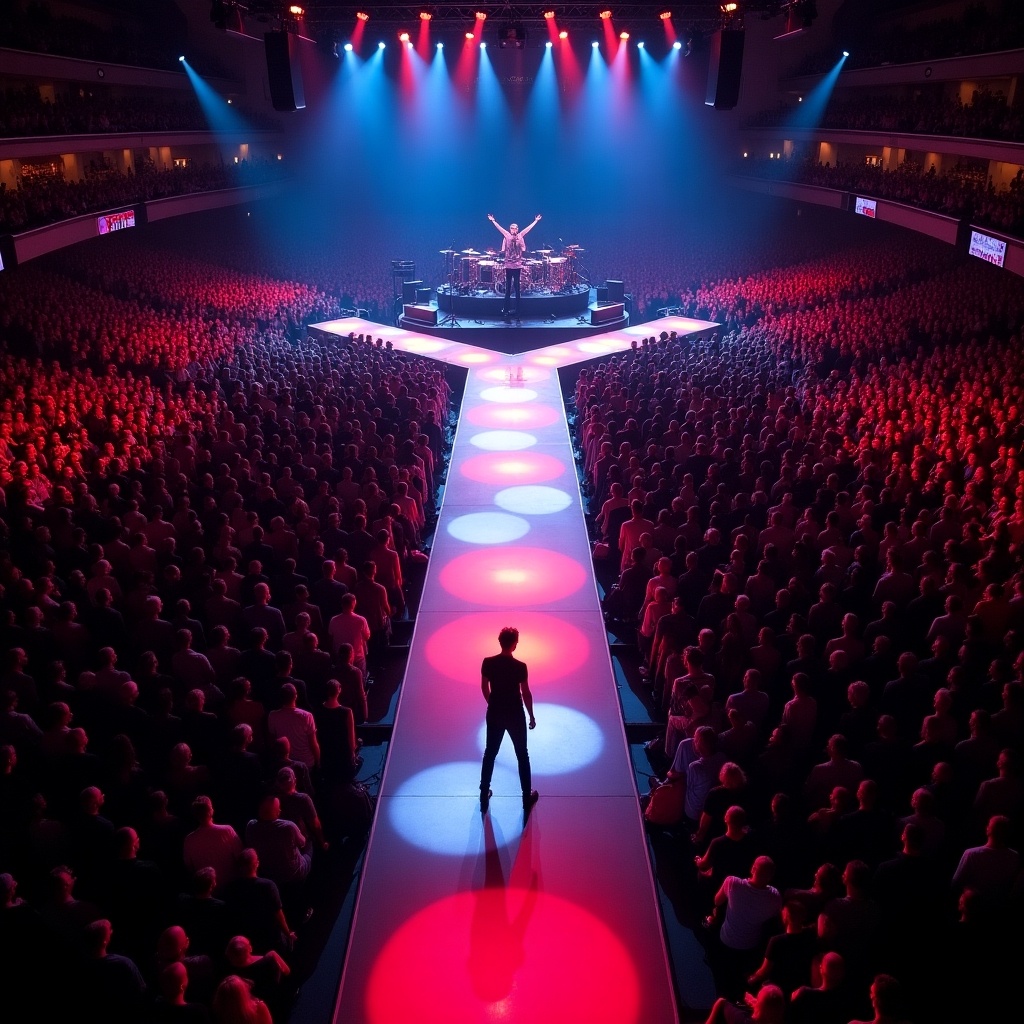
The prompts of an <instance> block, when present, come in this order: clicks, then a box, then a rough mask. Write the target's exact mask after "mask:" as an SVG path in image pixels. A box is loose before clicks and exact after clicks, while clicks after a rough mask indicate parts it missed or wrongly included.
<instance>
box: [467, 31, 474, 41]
mask: <svg viewBox="0 0 1024 1024" xmlns="http://www.w3.org/2000/svg"><path fill="white" fill-rule="evenodd" d="M466 38H467V39H470V40H471V39H472V38H473V33H472V32H467V33H466Z"/></svg>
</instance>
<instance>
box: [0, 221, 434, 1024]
mask: <svg viewBox="0 0 1024 1024" xmlns="http://www.w3.org/2000/svg"><path fill="white" fill-rule="evenodd" d="M113 241H114V242H115V246H113V247H111V248H110V250H109V252H110V253H115V252H117V251H118V249H117V244H116V243H120V242H122V241H123V242H124V243H125V246H124V248H125V251H129V252H131V254H132V259H133V260H134V261H135V263H136V266H137V268H138V271H139V285H138V288H137V290H136V293H135V294H133V296H132V297H131V298H130V299H117V298H113V297H109V296H105V295H103V294H102V293H101V292H99V291H95V290H93V289H92V288H90V287H89V286H87V285H83V284H80V283H77V282H74V281H71V280H69V279H68V278H67V277H65V276H64V275H63V274H62V273H58V272H56V271H54V270H52V269H50V270H46V271H36V270H34V269H31V268H23V269H22V270H20V271H19V272H18V274H17V287H16V288H15V287H12V286H8V285H7V282H4V285H5V286H7V287H6V288H5V291H6V294H5V296H4V298H5V301H4V303H3V308H4V316H3V320H2V323H0V334H2V335H3V338H2V340H3V341H4V342H5V343H6V344H7V346H8V348H10V347H19V346H23V345H25V344H26V342H28V347H29V348H30V349H32V348H35V349H37V350H45V351H46V353H47V356H48V360H47V361H45V362H44V361H43V360H41V359H39V358H28V357H25V358H18V357H16V356H15V355H13V354H12V353H11V352H9V351H8V352H7V353H6V354H5V355H4V357H3V360H2V364H0V393H2V395H3V396H4V397H3V400H2V404H0V533H2V544H0V632H2V634H3V644H2V651H3V654H2V655H0V658H2V664H0V673H2V679H0V699H2V702H3V708H2V714H0V816H2V821H3V827H2V828H0V934H2V948H3V950H4V968H5V983H4V986H5V987H4V1006H5V1011H6V1012H7V1013H8V1014H9V1015H10V1017H11V1019H12V1020H14V1019H18V1020H20V1019H29V1018H30V1017H31V1018H40V1019H41V1018H47V1019H49V1018H51V1017H52V1018H53V1019H57V1017H58V1016H59V1015H61V1014H65V1013H67V1014H73V1015H74V1016H75V1018H76V1019H80V1020H90V1021H91V1020H95V1021H101V1020H102V1021H104V1022H117V1021H124V1022H126V1024H129V1022H130V1024H138V1022H145V1021H150V1020H152V1021H178V1020H190V1021H192V1020H196V1021H203V1020H208V1019H213V1020H215V1021H218V1022H225V1024H229V1022H230V1024H234V1022H236V1021H240V1020H260V1021H269V1020H271V1019H272V1018H273V1019H277V1020H284V1019H286V1016H287V1013H288V1008H289V1005H290V1002H291V1000H292V998H293V996H294V987H295V985H294V981H293V980H291V967H292V963H293V958H294V953H295V949H296V943H297V942H302V941H303V939H302V936H303V930H304V929H303V925H304V922H305V920H306V918H307V917H308V916H309V913H310V907H311V899H310V885H311V884H313V883H314V882H315V879H316V877H317V873H318V872H322V871H323V865H324V863H325V855H326V853H327V851H328V850H329V849H330V848H331V847H339V846H341V845H342V844H344V843H345V842H346V841H347V839H348V838H349V837H352V836H358V835H360V834H362V833H363V832H364V831H365V828H366V827H367V825H368V823H369V814H370V813H371V809H370V806H369V802H368V799H367V797H366V794H365V790H364V789H360V788H359V787H354V786H353V785H352V780H353V778H354V776H355V774H356V772H357V770H358V768H359V766H360V764H361V763H362V762H361V756H360V753H359V743H358V740H357V737H356V727H357V726H358V725H360V724H361V723H363V722H364V721H365V720H366V716H367V701H366V687H367V685H368V684H369V683H370V682H372V673H373V672H374V671H375V669H376V666H377V665H378V664H379V663H380V662H381V659H382V658H383V657H384V656H385V652H386V648H387V644H388V636H389V633H390V627H391V621H392V619H393V618H397V617H399V616H401V615H402V614H403V610H404V607H405V597H404V573H405V570H406V569H407V567H408V566H409V565H410V563H412V562H415V561H418V560H422V558H423V556H422V554H421V548H422V543H423V537H424V531H425V530H426V529H427V528H428V527H429V524H430V522H431V518H432V515H433V495H434V492H435V489H436V485H437V483H438V473H439V472H440V470H441V467H442V459H443V458H444V447H445V433H446V430H447V428H448V425H449V415H450V409H451V393H450V388H449V385H448V382H447V381H446V379H445V376H444V373H443V372H442V370H440V369H439V368H438V365H439V364H435V363H430V362H429V361H425V360H421V359H418V358H414V357H410V356H407V355H404V354H399V353H396V352H394V351H392V350H391V349H390V348H389V347H387V346H385V345H383V344H382V343H381V342H379V341H378V342H374V341H373V340H372V339H371V338H369V337H365V338H364V337H354V338H352V339H350V340H349V341H348V342H347V343H344V342H340V343H336V344H330V345H328V344H321V343H316V342H312V341H308V340H305V339H302V338H301V337H297V336H296V332H295V331H293V330H291V329H290V326H291V325H293V324H294V323H295V322H297V320H296V318H298V319H302V318H303V317H305V316H306V314H307V313H308V312H309V311H310V310H311V309H313V308H314V307H315V306H316V304H317V303H318V302H319V301H321V298H322V297H321V296H320V295H319V293H317V292H316V291H315V289H312V288H304V287H301V286H298V285H295V284H293V283H287V282H274V281H272V280H271V279H270V278H269V277H268V276H266V275H264V276H262V277H260V278H259V279H255V278H254V279H251V280H250V279H248V278H246V277H245V276H244V275H240V274H235V273H229V272H221V273H218V272H216V270H215V268H213V267H210V266H207V265H206V264H203V263H202V262H200V261H192V262H188V261H186V262H184V263H180V262H176V261H169V262H170V263H171V266H170V269H168V270H167V272H166V273H163V274H161V273H160V272H159V269H158V267H157V263H158V260H157V257H156V256H155V254H153V253H147V252H146V251H145V250H143V249H141V248H135V245H134V241H133V240H131V239H114V240H113ZM67 262H68V265H69V266H70V267H74V265H75V263H76V261H75V259H74V258H73V257H70V256H69V257H68V258H67ZM104 274H105V275H106V276H105V277H104V282H105V283H107V284H109V285H110V286H111V287H114V288H116V287H118V285H119V284H124V283H126V282H127V279H128V278H127V274H128V266H127V264H125V263H123V262H120V261H119V260H118V259H116V258H111V262H110V266H109V267H108V268H106V270H105V271H104ZM189 291H194V292H195V293H196V295H198V298H197V299H196V300H195V301H193V300H190V299H189V298H188V293H189ZM6 300H11V301H6ZM150 303H155V304H159V305H160V307H161V311H160V312H158V311H157V310H156V309H154V308H153V306H152V305H150ZM204 323H205V324H206V327H207V329H206V330H205V333H204V332H203V325H204ZM218 323H220V325H221V327H222V328H223V330H219V329H217V328H216V326H215V325H216V324H218ZM174 326H178V327H179V328H180V330H181V332H182V333H181V334H180V335H173V334H171V333H170V332H171V330H172V327H174ZM192 332H196V334H197V335H199V334H201V335H202V336H201V337H199V336H192V337H191V338H190V337H189V336H190V334H191V333H192ZM33 341H34V342H36V344H33ZM181 343H188V344H191V345H193V348H192V349H191V350H190V352H189V358H188V359H187V360H177V359H172V358H171V356H170V354H171V352H172V351H173V349H174V347H175V346H177V345H178V344H181ZM58 359H59V362H58ZM108 360H109V361H110V362H107V361H108ZM128 367H131V369H129V368H128ZM172 367H173V368H176V369H177V370H178V372H177V373H174V374H170V375H169V374H168V373H167V372H166V370H168V369H170V368H172ZM368 673H369V676H368ZM327 863H329V861H328V862H327Z"/></svg>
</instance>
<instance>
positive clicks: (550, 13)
mask: <svg viewBox="0 0 1024 1024" xmlns="http://www.w3.org/2000/svg"><path fill="white" fill-rule="evenodd" d="M544 17H545V19H546V20H547V21H553V20H554V17H555V12H554V11H545V12H544Z"/></svg>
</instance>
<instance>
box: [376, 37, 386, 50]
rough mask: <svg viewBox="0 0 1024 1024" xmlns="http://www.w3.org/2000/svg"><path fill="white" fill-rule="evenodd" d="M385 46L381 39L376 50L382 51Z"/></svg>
mask: <svg viewBox="0 0 1024 1024" xmlns="http://www.w3.org/2000/svg"><path fill="white" fill-rule="evenodd" d="M385 45H386V44H385V43H384V40H383V39H382V40H381V41H380V42H379V43H378V44H377V49H378V50H383V49H384V46H385Z"/></svg>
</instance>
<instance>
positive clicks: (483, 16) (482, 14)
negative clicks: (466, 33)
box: [476, 11, 487, 21]
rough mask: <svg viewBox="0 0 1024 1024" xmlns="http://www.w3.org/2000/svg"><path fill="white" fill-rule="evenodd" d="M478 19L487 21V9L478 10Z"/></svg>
mask: <svg viewBox="0 0 1024 1024" xmlns="http://www.w3.org/2000/svg"><path fill="white" fill-rule="evenodd" d="M476 20H477V21H486V20H487V12H486V11H477V12H476Z"/></svg>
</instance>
